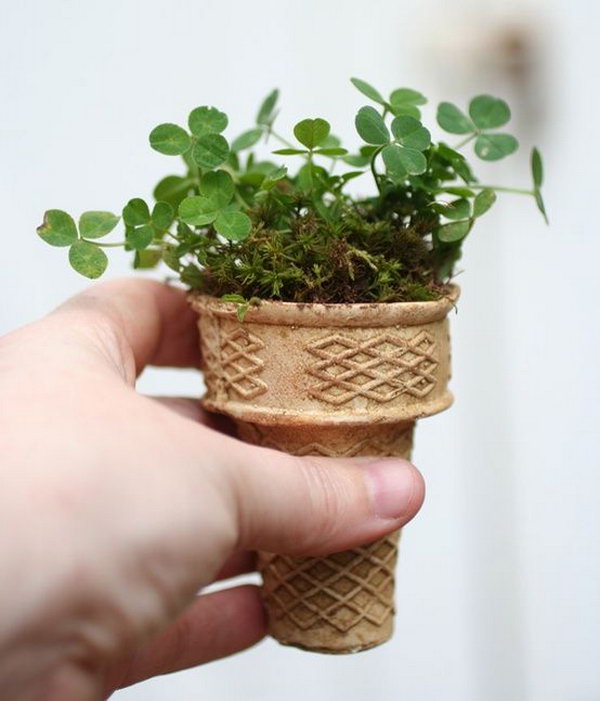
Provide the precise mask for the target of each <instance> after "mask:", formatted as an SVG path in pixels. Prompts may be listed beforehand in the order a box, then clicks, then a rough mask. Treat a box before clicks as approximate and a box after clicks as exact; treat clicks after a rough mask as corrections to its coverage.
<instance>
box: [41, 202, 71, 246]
mask: <svg viewBox="0 0 600 701" xmlns="http://www.w3.org/2000/svg"><path fill="white" fill-rule="evenodd" d="M37 233H38V235H39V236H40V237H41V238H42V239H43V240H44V241H45V242H46V243H49V244H50V245H51V246H70V245H71V244H73V243H75V241H77V226H76V225H75V222H74V221H73V217H71V215H70V214H67V213H66V212H63V211H62V209H49V210H48V211H47V212H46V213H45V214H44V221H43V222H42V224H40V226H38V228H37Z"/></svg>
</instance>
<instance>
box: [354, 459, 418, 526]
mask: <svg viewBox="0 0 600 701" xmlns="http://www.w3.org/2000/svg"><path fill="white" fill-rule="evenodd" d="M365 472H366V476H367V483H368V485H369V492H370V494H371V499H372V503H373V509H374V511H375V515H376V516H378V517H379V518H394V519H396V518H401V517H402V516H403V515H404V514H405V513H406V512H407V510H408V507H409V505H410V504H411V502H412V500H413V497H414V493H415V489H416V482H415V476H414V472H413V470H412V465H411V464H410V463H409V462H407V461H406V460H400V459H397V458H389V459H382V460H378V461H377V462H372V463H370V464H369V465H366V466H365Z"/></svg>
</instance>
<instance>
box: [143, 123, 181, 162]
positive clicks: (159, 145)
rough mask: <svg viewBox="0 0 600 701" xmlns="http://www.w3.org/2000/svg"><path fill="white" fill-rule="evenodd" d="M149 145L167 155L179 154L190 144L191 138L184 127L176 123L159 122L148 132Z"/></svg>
mask: <svg viewBox="0 0 600 701" xmlns="http://www.w3.org/2000/svg"><path fill="white" fill-rule="evenodd" d="M149 138H150V146H152V148H153V149H154V150H155V151H158V152H159V153H164V154H166V155H167V156H180V155H181V154H182V153H185V152H186V151H187V150H188V149H189V148H190V145H191V143H192V142H191V139H190V136H189V134H188V133H187V131H186V130H185V129H182V128H181V127H179V126H177V124H159V125H158V126H157V127H154V129H153V130H152V131H151V132H150V137H149Z"/></svg>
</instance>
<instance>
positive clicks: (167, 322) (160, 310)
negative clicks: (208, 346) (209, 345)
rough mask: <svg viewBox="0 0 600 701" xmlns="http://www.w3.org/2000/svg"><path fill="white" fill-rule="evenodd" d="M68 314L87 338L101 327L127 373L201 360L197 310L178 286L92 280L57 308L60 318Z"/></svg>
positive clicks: (102, 332)
mask: <svg viewBox="0 0 600 701" xmlns="http://www.w3.org/2000/svg"><path fill="white" fill-rule="evenodd" d="M67 315H70V316H71V320H70V321H72V317H73V315H75V316H76V317H77V319H76V325H75V328H76V329H79V330H80V331H81V333H82V335H86V334H87V337H90V334H89V329H90V327H92V328H94V329H96V330H97V329H100V336H101V337H102V341H103V342H105V343H107V344H109V345H110V344H112V346H113V347H112V348H111V349H110V350H112V351H113V352H114V354H115V356H116V357H117V360H118V361H120V362H121V363H122V364H123V366H124V370H125V371H126V374H127V375H128V376H129V375H131V374H133V375H134V376H135V375H136V374H139V373H140V372H141V371H142V370H143V368H144V366H145V365H147V364H152V365H169V366H173V367H197V366H198V365H199V362H200V351H199V347H198V332H197V325H196V314H195V313H194V312H193V311H192V309H191V308H190V307H189V305H188V303H187V299H186V294H185V292H184V291H183V290H181V289H178V288H176V287H172V286H169V285H163V284H161V283H158V282H154V281H152V280H141V279H134V278H132V279H127V278H124V279H121V280H111V281H109V282H104V283H100V284H97V285H93V286H92V287H90V288H88V289H87V290H85V291H84V292H82V293H80V294H78V295H76V296H75V297H73V298H72V299H70V300H69V301H68V302H66V303H65V304H64V305H62V306H61V307H59V309H58V310H57V311H56V317H57V318H59V319H64V318H66V316H67ZM69 325H70V327H71V328H73V325H72V323H70V324H69ZM92 338H93V335H92Z"/></svg>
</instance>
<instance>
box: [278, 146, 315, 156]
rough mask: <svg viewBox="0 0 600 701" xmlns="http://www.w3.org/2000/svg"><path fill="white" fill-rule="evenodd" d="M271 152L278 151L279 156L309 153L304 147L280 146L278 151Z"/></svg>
mask: <svg viewBox="0 0 600 701" xmlns="http://www.w3.org/2000/svg"><path fill="white" fill-rule="evenodd" d="M271 153H276V154H277V155H278V156H300V155H301V154H303V153H308V151H307V150H306V149H304V148H279V149H277V151H271Z"/></svg>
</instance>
